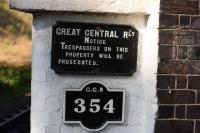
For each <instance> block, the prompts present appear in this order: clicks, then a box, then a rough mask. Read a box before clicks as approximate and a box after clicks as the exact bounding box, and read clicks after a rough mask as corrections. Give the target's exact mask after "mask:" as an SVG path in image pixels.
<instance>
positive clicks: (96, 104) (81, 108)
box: [74, 98, 115, 113]
mask: <svg viewBox="0 0 200 133" xmlns="http://www.w3.org/2000/svg"><path fill="white" fill-rule="evenodd" d="M100 102H101V101H100V99H91V100H90V108H89V111H90V112H91V113H98V112H99V111H100V110H101V106H100ZM74 103H75V105H76V107H75V108H74V112H76V113H84V112H85V111H86V107H85V100H84V99H81V98H79V99H76V100H75V101H74ZM103 110H105V111H107V113H114V110H115V108H114V107H113V99H110V100H109V101H108V102H107V103H106V104H105V105H104V106H103Z"/></svg>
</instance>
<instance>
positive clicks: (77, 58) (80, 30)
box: [51, 22, 138, 75]
mask: <svg viewBox="0 0 200 133" xmlns="http://www.w3.org/2000/svg"><path fill="white" fill-rule="evenodd" d="M52 33H53V36H52V49H51V68H52V69H54V70H55V72H56V73H59V74H66V73H75V74H95V75H100V74H101V75H132V74H133V72H135V71H136V63H137V43H138V32H137V30H136V29H135V28H134V27H133V26H131V25H114V24H99V23H77V22H57V23H56V24H55V25H54V26H53V30H52Z"/></svg>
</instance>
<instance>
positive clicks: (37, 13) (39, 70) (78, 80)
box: [10, 0, 159, 133]
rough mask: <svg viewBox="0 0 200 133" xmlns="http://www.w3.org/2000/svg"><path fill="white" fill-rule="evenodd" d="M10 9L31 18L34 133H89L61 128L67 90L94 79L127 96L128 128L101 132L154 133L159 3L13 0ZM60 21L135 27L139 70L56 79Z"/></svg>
mask: <svg viewBox="0 0 200 133" xmlns="http://www.w3.org/2000/svg"><path fill="white" fill-rule="evenodd" d="M10 7H11V8H13V9H17V10H22V11H28V12H31V13H33V31H32V33H33V49H32V54H33V55H32V105H31V133H87V131H86V130H84V129H83V128H82V127H81V126H80V125H77V124H75V125H72V124H64V123H63V101H64V97H63V90H64V88H77V89H79V88H80V87H81V86H82V85H83V84H84V83H86V82H87V81H91V80H96V81H100V82H102V83H104V84H106V85H107V86H108V87H109V88H112V89H114V88H123V89H124V90H125V91H126V103H125V123H124V124H117V125H115V124H109V125H108V126H107V127H106V128H105V129H103V130H102V131H100V132H101V133H153V130H154V121H155V120H154V119H155V116H156V111H157V99H156V73H157V64H158V59H157V56H158V29H157V28H158V21H159V14H158V12H159V0H101V1H100V0H92V1H91V0H57V1H55V0H25V1H24V0H11V1H10ZM83 12H84V13H83ZM56 21H66V22H90V23H109V24H125V25H126V24H127V25H134V26H135V27H136V29H137V30H138V31H139V42H138V56H137V71H136V72H135V73H134V74H133V75H132V76H98V75H70V74H64V75H59V74H56V73H55V72H54V71H53V70H52V69H51V67H50V64H51V62H50V60H51V40H52V26H53V25H54V24H55V23H56Z"/></svg>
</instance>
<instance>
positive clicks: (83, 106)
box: [64, 81, 125, 131]
mask: <svg viewBox="0 0 200 133" xmlns="http://www.w3.org/2000/svg"><path fill="white" fill-rule="evenodd" d="M64 94H65V102H64V123H79V124H80V125H81V126H83V127H84V128H85V129H86V130H88V131H99V130H101V129H103V128H104V127H106V125H107V124H109V123H123V122H124V100H125V92H124V90H118V89H113V90H109V89H108V88H107V87H106V86H105V85H104V84H102V83H100V82H97V81H92V82H88V83H87V84H85V85H83V86H82V88H81V89H80V90H79V89H78V90H77V89H66V90H65V93H64Z"/></svg>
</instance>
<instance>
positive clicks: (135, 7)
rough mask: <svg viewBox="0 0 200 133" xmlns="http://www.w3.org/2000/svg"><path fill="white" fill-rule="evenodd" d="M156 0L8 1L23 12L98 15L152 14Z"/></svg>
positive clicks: (11, 5) (12, 6)
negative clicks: (92, 13) (67, 12)
mask: <svg viewBox="0 0 200 133" xmlns="http://www.w3.org/2000/svg"><path fill="white" fill-rule="evenodd" d="M157 1H158V0H10V7H11V8H13V9H18V10H24V11H38V10H40V11H69V12H70V11H72V12H95V13H97V12H99V13H143V14H144V13H145V14H149V13H151V12H152V10H154V9H152V7H153V5H154V3H155V2H157Z"/></svg>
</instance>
